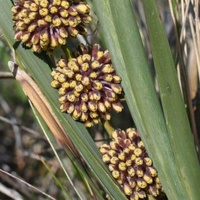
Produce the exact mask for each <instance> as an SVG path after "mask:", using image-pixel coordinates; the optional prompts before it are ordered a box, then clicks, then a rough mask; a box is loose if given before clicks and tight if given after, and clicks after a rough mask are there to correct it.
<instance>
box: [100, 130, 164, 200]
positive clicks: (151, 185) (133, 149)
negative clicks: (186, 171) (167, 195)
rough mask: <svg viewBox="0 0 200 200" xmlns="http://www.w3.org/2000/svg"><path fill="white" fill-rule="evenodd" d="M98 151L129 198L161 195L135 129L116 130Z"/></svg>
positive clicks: (155, 176)
mask: <svg viewBox="0 0 200 200" xmlns="http://www.w3.org/2000/svg"><path fill="white" fill-rule="evenodd" d="M100 152H101V154H102V159H103V161H104V162H105V163H106V164H107V165H108V168H109V170H110V171H111V173H112V176H113V177H114V178H115V179H116V180H117V181H118V183H119V184H120V185H121V187H122V188H123V191H124V193H125V194H126V195H127V197H128V199H130V200H139V199H146V198H147V195H152V196H154V197H157V196H158V195H159V194H160V193H161V192H162V190H163V189H162V186H161V183H160V181H159V178H158V173H157V171H156V169H155V168H154V167H153V164H152V160H151V159H150V158H149V156H148V154H147V152H146V149H145V147H144V144H143V142H142V141H141V138H140V136H139V134H138V132H137V131H136V130H135V129H134V128H129V129H127V130H126V131H124V130H121V129H117V130H115V131H114V132H113V133H112V141H111V142H110V144H103V145H101V147H100Z"/></svg>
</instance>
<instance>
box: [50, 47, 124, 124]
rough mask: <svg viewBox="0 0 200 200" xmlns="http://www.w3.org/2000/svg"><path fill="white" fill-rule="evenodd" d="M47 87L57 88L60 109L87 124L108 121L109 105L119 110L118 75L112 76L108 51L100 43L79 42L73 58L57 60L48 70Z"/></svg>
mask: <svg viewBox="0 0 200 200" xmlns="http://www.w3.org/2000/svg"><path fill="white" fill-rule="evenodd" d="M51 75H52V77H53V79H54V80H53V81H52V83H51V86H52V87H54V88H57V89H58V92H59V94H60V98H59V101H60V103H61V104H62V105H61V107H60V109H61V111H62V112H67V113H69V114H71V116H72V117H73V119H75V120H79V121H82V122H84V124H85V125H86V126H88V127H90V126H92V125H93V124H97V123H99V122H100V121H101V119H104V120H110V118H111V115H110V111H111V109H112V108H113V109H114V110H115V111H116V112H121V111H122V108H123V106H122V105H121V103H120V95H121V94H122V87H121V85H120V82H121V78H120V77H119V76H118V75H116V73H115V70H114V67H113V65H112V62H111V58H110V55H109V53H108V51H100V46H99V45H98V44H95V45H93V46H85V45H79V51H78V53H76V56H75V58H72V59H70V60H69V61H68V60H66V59H61V60H59V61H58V62H57V67H56V69H55V70H54V71H53V72H52V73H51Z"/></svg>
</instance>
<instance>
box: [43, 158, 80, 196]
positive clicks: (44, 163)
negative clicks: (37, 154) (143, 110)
mask: <svg viewBox="0 0 200 200" xmlns="http://www.w3.org/2000/svg"><path fill="white" fill-rule="evenodd" d="M40 161H41V162H42V163H43V165H44V166H45V167H46V169H47V170H48V172H49V173H50V174H51V176H52V177H53V179H54V180H55V182H56V184H57V185H58V186H59V187H60V188H61V189H62V191H63V193H64V196H65V198H67V199H69V200H73V198H72V197H71V196H70V194H69V193H68V192H67V190H66V189H65V187H64V186H63V185H62V183H61V182H60V181H59V179H58V178H57V177H56V176H55V175H54V173H53V172H52V171H51V169H50V167H49V166H48V164H47V163H46V162H45V161H44V160H43V159H42V158H40ZM79 197H80V196H79ZM81 199H82V198H81Z"/></svg>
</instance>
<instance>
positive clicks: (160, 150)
mask: <svg viewBox="0 0 200 200" xmlns="http://www.w3.org/2000/svg"><path fill="white" fill-rule="evenodd" d="M148 2H155V1H148ZM93 4H94V7H95V10H96V14H97V16H98V18H99V22H100V30H102V37H103V38H104V40H105V42H106V45H107V48H108V50H109V52H110V53H111V57H112V61H113V63H114V66H115V67H116V69H117V72H118V74H119V75H120V76H121V77H122V85H123V88H124V91H125V97H126V101H127V103H128V107H129V110H130V112H131V114H132V117H133V119H134V121H135V123H136V126H137V128H138V129H139V133H140V134H141V137H142V139H143V141H144V143H145V146H146V148H147V151H148V153H149V154H150V156H151V157H152V159H153V161H154V165H155V166H156V168H157V169H158V172H159V177H160V179H161V182H162V185H163V186H164V190H165V192H166V194H167V196H168V198H169V199H187V198H186V197H185V191H184V190H185V187H184V184H183V183H182V181H183V179H182V177H180V176H179V172H180V166H177V165H176V161H177V158H176V155H175V154H174V152H173V150H174V149H173V148H172V146H171V140H170V139H171V138H170V137H169V133H168V129H167V126H166V121H165V118H164V116H163V112H162V109H161V106H160V103H159V100H158V97H157V94H156V91H155V88H154V83H153V81H152V77H151V73H150V70H149V66H148V62H147V58H146V55H145V52H144V48H143V45H142V41H141V38H140V34H139V30H138V27H137V23H136V19H135V15H134V11H133V8H132V5H131V1H129V0H124V1H121V0H106V1H98V0H93ZM172 119H173V118H172ZM185 142H187V141H185ZM185 147H186V146H185ZM189 148H190V147H189ZM188 164H189V163H188ZM192 164H194V163H192ZM188 175H190V174H188ZM197 186H198V184H197Z"/></svg>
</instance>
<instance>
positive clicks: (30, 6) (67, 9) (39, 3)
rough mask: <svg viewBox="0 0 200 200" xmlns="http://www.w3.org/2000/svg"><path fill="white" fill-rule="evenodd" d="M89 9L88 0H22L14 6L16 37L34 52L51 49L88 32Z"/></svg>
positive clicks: (49, 50)
mask: <svg viewBox="0 0 200 200" xmlns="http://www.w3.org/2000/svg"><path fill="white" fill-rule="evenodd" d="M89 12H90V7H89V6H88V4H87V3H85V1H84V0H82V1H81V0H80V1H79V0H18V1H16V2H15V4H14V6H13V7H12V13H13V21H14V30H15V40H17V41H22V42H23V43H24V44H25V45H26V46H27V47H31V48H32V50H33V51H34V52H41V51H42V50H44V51H47V52H51V51H52V50H54V49H55V48H57V47H59V46H61V45H65V44H66V42H67V38H68V37H69V36H71V37H76V36H77V35H78V34H85V33H86V32H87V29H86V28H85V25H86V24H88V23H90V21H91V17H90V15H89Z"/></svg>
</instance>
